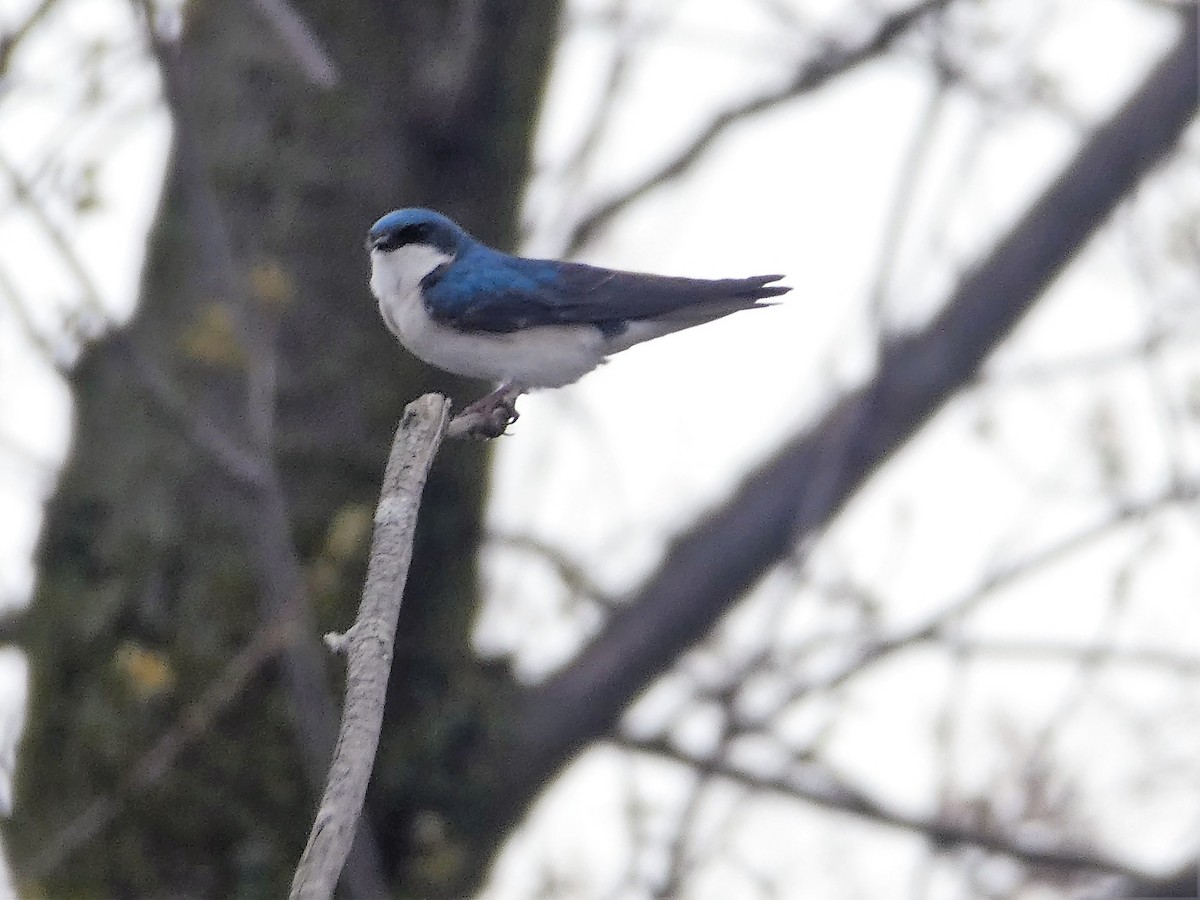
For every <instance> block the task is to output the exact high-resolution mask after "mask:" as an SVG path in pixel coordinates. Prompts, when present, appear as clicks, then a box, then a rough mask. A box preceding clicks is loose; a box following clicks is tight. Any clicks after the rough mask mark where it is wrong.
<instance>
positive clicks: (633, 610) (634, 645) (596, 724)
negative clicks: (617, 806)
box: [521, 21, 1198, 781]
mask: <svg viewBox="0 0 1200 900" xmlns="http://www.w3.org/2000/svg"><path fill="white" fill-rule="evenodd" d="M1196 45H1197V23H1196V22H1194V21H1189V22H1188V23H1187V26H1186V27H1185V28H1184V29H1183V31H1182V33H1181V34H1180V35H1179V38H1178V39H1177V41H1176V43H1175V44H1174V46H1173V47H1172V48H1171V50H1170V51H1169V52H1168V53H1167V54H1166V55H1165V56H1164V58H1163V60H1162V61H1161V62H1160V63H1159V64H1158V65H1157V66H1156V67H1155V68H1154V70H1153V71H1152V72H1151V73H1150V75H1149V76H1148V77H1147V79H1146V81H1145V82H1144V84H1143V86H1142V87H1141V88H1139V89H1138V91H1136V92H1135V93H1134V95H1133V96H1132V97H1131V98H1130V99H1129V100H1128V101H1126V103H1125V104H1124V105H1123V106H1122V107H1121V108H1120V109H1119V110H1118V111H1117V112H1116V113H1115V114H1114V115H1113V116H1112V117H1111V118H1110V120H1109V121H1108V122H1107V123H1105V124H1104V125H1102V126H1100V127H1099V128H1097V129H1096V131H1095V132H1094V134H1093V135H1092V137H1091V138H1090V139H1089V140H1088V141H1087V142H1086V143H1085V144H1084V146H1083V147H1082V148H1081V150H1080V152H1079V153H1078V155H1077V156H1076V157H1075V159H1074V160H1073V161H1072V162H1071V163H1070V164H1069V165H1068V166H1067V167H1066V168H1065V169H1064V170H1063V172H1062V174H1061V175H1060V176H1059V177H1058V178H1057V179H1056V180H1055V181H1054V182H1053V183H1052V184H1051V185H1050V186H1049V188H1048V189H1047V190H1046V191H1045V193H1044V194H1043V195H1042V197H1041V198H1040V199H1039V200H1038V201H1037V202H1035V203H1034V204H1033V205H1032V206H1031V207H1030V208H1029V210H1028V212H1027V213H1026V214H1025V216H1024V217H1023V218H1022V219H1021V220H1020V221H1019V222H1018V223H1016V225H1015V226H1014V227H1013V229H1012V230H1011V231H1010V232H1009V234H1008V235H1007V236H1006V237H1004V238H1002V239H1001V240H1000V241H999V242H998V243H997V245H996V247H995V248H994V249H993V251H992V252H991V254H990V255H989V256H988V258H987V259H985V260H983V261H982V262H981V263H980V264H979V265H978V266H977V267H976V268H975V269H974V270H973V271H972V272H971V273H970V274H969V275H968V276H967V277H966V278H965V279H964V280H963V281H962V282H961V283H960V284H959V286H958V288H957V289H956V290H955V291H954V292H953V293H952V295H951V297H950V298H949V299H948V300H947V302H946V304H945V305H944V307H943V308H942V310H941V312H940V313H939V314H938V315H937V316H936V317H935V318H934V319H933V320H932V321H931V322H930V323H929V324H928V325H927V326H926V327H925V328H923V329H922V330H920V331H917V332H914V333H909V334H907V335H905V336H904V337H902V338H900V339H898V340H897V341H896V342H895V343H894V344H893V345H892V346H891V347H889V350H888V353H887V354H885V357H884V359H883V361H882V362H881V365H880V367H879V370H878V372H877V373H876V376H875V378H874V379H873V380H872V381H871V382H869V383H868V384H866V385H865V386H864V387H862V388H861V389H859V390H857V391H854V392H851V393H848V394H846V395H845V396H844V397H843V398H842V399H841V400H840V401H839V402H838V403H836V404H835V405H834V406H833V407H832V408H831V409H830V411H829V413H828V414H827V415H826V416H825V417H824V418H823V419H822V420H821V421H819V422H817V423H815V424H814V425H813V426H812V427H811V428H810V429H809V430H807V431H806V432H803V433H801V434H798V435H797V436H796V437H795V438H793V439H792V440H791V441H789V442H788V443H787V444H785V445H784V446H783V447H782V448H781V449H780V450H779V451H777V452H776V453H775V454H774V455H773V456H772V457H771V459H769V460H768V461H767V462H765V463H764V464H763V465H762V466H761V467H760V468H759V469H758V470H757V471H755V472H754V473H753V474H751V475H750V476H749V477H748V478H747V479H746V481H745V482H744V483H743V485H742V486H741V488H740V489H738V491H737V492H736V493H735V494H734V496H733V497H732V498H731V499H730V500H729V501H728V502H727V503H726V504H725V505H724V506H723V507H722V508H721V509H719V510H717V511H716V512H714V513H713V514H712V515H711V516H710V517H709V518H708V519H706V520H704V521H703V522H702V523H701V524H699V525H698V526H696V527H695V528H693V529H692V530H691V531H690V532H688V533H687V534H685V535H682V536H680V537H679V538H678V539H677V540H676V541H675V543H674V546H673V548H672V551H671V554H670V556H669V557H668V560H667V562H666V563H665V564H664V565H663V567H662V568H661V569H660V570H659V572H658V573H657V574H656V575H655V576H653V577H652V578H651V579H650V580H649V581H648V582H647V583H646V584H645V585H644V586H643V588H642V589H641V590H640V591H639V592H638V594H637V596H636V597H634V598H632V600H631V602H630V603H629V606H628V609H627V610H626V611H624V612H622V613H621V614H620V615H618V616H614V617H613V619H612V620H611V621H610V623H609V624H608V626H607V627H606V628H605V630H604V632H602V633H601V634H600V635H599V636H598V637H597V638H596V640H594V641H593V642H592V644H591V645H590V646H589V647H588V648H587V649H586V650H584V651H583V653H582V654H580V656H579V657H578V658H577V660H576V661H575V663H574V665H573V666H572V667H571V668H570V669H568V670H565V671H563V672H562V673H560V674H558V675H557V676H555V677H554V678H552V679H551V680H549V681H548V682H546V683H545V684H544V685H542V686H541V687H539V688H537V689H535V690H533V691H531V692H530V693H529V696H528V698H527V702H526V703H525V704H524V706H523V709H522V719H523V721H522V726H521V734H522V739H523V741H524V742H525V744H526V746H527V748H528V749H527V752H526V753H525V755H524V757H523V758H524V760H525V761H526V765H527V767H528V768H529V769H530V773H531V775H533V777H535V778H536V779H537V780H539V781H540V780H542V779H544V778H545V776H546V771H545V770H546V769H549V770H551V771H553V770H554V769H556V768H557V766H558V765H560V764H561V760H562V759H564V758H565V757H566V756H567V755H568V754H569V753H570V752H571V751H572V750H573V749H574V748H576V747H579V746H581V745H582V744H583V743H585V742H586V741H588V740H591V739H594V738H596V737H598V736H600V735H604V734H610V733H611V732H612V730H613V727H614V726H615V724H616V722H617V720H618V717H619V716H620V714H621V713H622V712H623V711H624V709H625V707H626V705H627V704H628V703H629V702H630V700H632V698H633V697H634V696H636V695H637V694H638V693H640V692H641V691H642V690H643V689H644V687H645V685H646V683H647V682H648V681H649V680H650V679H651V678H653V677H655V676H656V675H658V674H660V673H662V672H663V671H664V670H666V669H667V668H668V667H669V666H670V665H671V664H673V663H674V662H675V661H676V660H677V659H678V657H679V656H680V655H681V654H682V652H683V651H684V650H685V649H687V648H689V647H691V646H692V645H693V644H694V643H695V641H696V640H698V639H699V638H700V637H702V636H703V635H704V634H705V633H707V632H708V631H709V630H710V629H711V628H712V626H713V624H714V623H715V622H716V621H717V620H718V619H719V618H720V616H721V615H722V614H724V613H725V612H726V611H727V610H728V609H729V607H730V604H731V603H732V601H733V599H734V598H736V597H738V596H740V595H741V594H742V593H743V592H744V591H746V590H747V589H749V588H750V587H751V586H753V585H755V584H757V583H758V582H759V581H760V580H761V579H762V577H763V575H765V574H766V572H767V571H769V570H770V569H771V568H772V567H773V566H775V565H777V564H778V563H779V561H780V560H781V559H783V558H786V557H787V556H789V555H791V554H792V553H793V552H794V551H795V548H796V546H797V544H798V543H802V542H803V541H804V540H805V539H806V538H811V537H812V536H814V535H815V534H817V533H818V532H819V531H820V529H821V528H823V527H824V526H826V525H828V523H829V522H830V521H831V520H832V519H833V517H834V516H836V514H837V513H838V512H839V511H840V510H841V509H842V508H843V506H844V505H845V504H846V503H847V502H848V499H849V498H850V497H851V496H853V495H854V494H855V492H856V491H857V490H858V489H859V488H860V487H861V486H862V484H863V483H864V482H865V481H866V480H867V479H868V478H869V477H870V476H871V475H872V474H874V472H875V471H876V470H877V469H878V468H879V467H880V466H882V465H883V464H884V463H885V462H886V461H887V460H888V459H889V458H891V456H892V455H893V454H894V453H895V452H896V451H897V450H898V448H900V447H901V446H903V445H904V444H905V443H906V442H907V441H908V440H909V438H911V437H912V436H913V435H914V434H915V433H917V432H918V431H920V430H921V428H923V427H924V426H925V424H926V423H927V422H928V420H929V419H930V418H931V417H932V416H933V414H934V413H935V412H936V411H938V410H940V409H941V408H942V407H943V405H944V404H945V402H946V401H947V399H948V398H950V397H951V396H953V394H954V392H955V391H956V390H957V389H958V388H960V387H961V386H962V385H963V384H964V383H966V382H967V381H968V380H969V379H972V378H974V377H975V375H976V373H977V372H978V370H979V367H980V365H981V364H982V362H983V361H984V359H985V358H986V357H987V356H988V355H989V354H990V353H991V352H992V350H994V349H995V347H996V346H997V345H998V344H999V343H1000V342H1001V341H1002V340H1003V339H1004V338H1005V337H1006V336H1007V335H1008V334H1009V332H1010V331H1011V330H1012V328H1013V327H1015V325H1016V324H1017V322H1018V321H1020V319H1021V317H1022V316H1023V315H1024V314H1025V313H1026V312H1027V311H1028V310H1029V308H1030V307H1032V306H1033V305H1034V303H1035V302H1036V301H1037V299H1038V298H1039V297H1040V296H1041V294H1042V291H1043V290H1044V289H1045V287H1046V285H1047V284H1048V283H1049V282H1050V280H1051V279H1052V278H1053V277H1054V276H1055V275H1056V274H1058V273H1059V272H1060V271H1061V270H1062V269H1063V268H1064V267H1065V266H1066V264H1067V263H1068V262H1069V261H1070V260H1071V258H1072V257H1073V255H1074V253H1075V252H1076V251H1077V250H1078V249H1079V247H1081V246H1082V245H1083V243H1084V242H1085V240H1086V239H1087V238H1088V237H1089V236H1090V235H1091V234H1092V233H1093V232H1094V230H1095V228H1096V227H1097V226H1098V225H1099V224H1100V223H1101V222H1103V221H1104V219H1105V218H1106V217H1107V216H1108V215H1109V214H1110V213H1111V211H1112V209H1113V208H1114V207H1115V206H1116V204H1117V203H1118V202H1119V201H1120V200H1121V198H1122V197H1124V196H1125V195H1126V194H1127V193H1128V191H1129V190H1130V189H1131V188H1132V186H1133V185H1135V184H1136V183H1137V182H1138V180H1139V179H1140V178H1141V177H1142V176H1143V175H1144V174H1145V173H1146V172H1147V170H1149V169H1150V167H1151V166H1152V165H1153V163H1154V162H1155V161H1156V160H1158V159H1159V158H1161V157H1162V156H1163V155H1164V154H1166V153H1167V151H1169V150H1170V149H1171V148H1172V147H1173V146H1174V145H1175V143H1176V141H1177V140H1178V138H1179V136H1180V134H1181V133H1182V132H1183V131H1184V129H1185V128H1186V127H1187V126H1188V125H1189V124H1190V123H1191V121H1192V117H1193V114H1194V113H1195V109H1196V82H1197V77H1198V75H1197V71H1196V67H1195V59H1196ZM847 442H849V443H847ZM847 448H849V451H850V452H849V453H847V452H845V451H846V449H847ZM831 460H832V461H834V462H836V463H837V465H836V466H831V465H830V461H831ZM847 463H848V464H847ZM751 535H752V538H749V537H748V536H751ZM717 558H719V559H720V560H721V566H720V567H716V566H714V565H713V560H714V559H717Z"/></svg>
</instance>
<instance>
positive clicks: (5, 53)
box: [0, 0, 58, 75]
mask: <svg viewBox="0 0 1200 900" xmlns="http://www.w3.org/2000/svg"><path fill="white" fill-rule="evenodd" d="M56 3H58V0H42V2H41V3H39V4H38V5H37V6H35V7H34V8H33V10H32V11H31V12H30V13H29V15H28V16H26V17H25V21H23V22H22V23H21V24H20V25H18V26H17V27H16V28H14V29H13V30H12V31H10V32H8V33H7V34H4V35H0V75H4V74H5V73H6V72H7V71H8V67H9V65H10V64H11V63H12V57H13V53H15V52H16V50H17V48H18V47H20V46H21V42H22V41H24V40H25V38H26V37H28V36H29V33H30V32H31V31H33V29H34V28H36V27H37V24H38V23H39V22H41V21H42V19H44V18H46V15H47V14H48V13H49V12H50V11H51V10H52V9H53V8H54V5H55V4H56Z"/></svg>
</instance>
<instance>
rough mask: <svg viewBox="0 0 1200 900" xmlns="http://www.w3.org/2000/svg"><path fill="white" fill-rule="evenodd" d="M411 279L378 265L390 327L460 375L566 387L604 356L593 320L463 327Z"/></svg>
mask: <svg viewBox="0 0 1200 900" xmlns="http://www.w3.org/2000/svg"><path fill="white" fill-rule="evenodd" d="M407 281H408V279H394V280H393V279H389V278H388V276H387V273H386V272H381V271H380V270H379V268H378V267H375V270H374V271H373V272H372V278H371V288H372V290H373V291H374V293H375V295H376V297H378V298H379V311H380V313H381V314H382V315H383V320H384V322H385V323H387V326H388V329H389V330H390V331H391V332H392V333H393V334H394V335H396V337H397V338H399V339H400V343H401V344H403V345H404V346H405V347H406V348H407V349H408V350H409V352H411V353H412V354H413V355H414V356H416V357H418V358H420V359H422V360H424V361H425V362H427V363H429V364H430V365H433V366H437V367H438V368H439V369H445V370H446V371H447V372H453V373H455V374H457V375H466V376H468V377H470V378H481V379H485V380H487V381H501V382H513V383H516V384H518V385H520V386H521V387H523V388H526V389H528V388H553V387H562V386H563V385H566V384H570V383H571V382H573V381H576V380H578V379H579V378H581V377H582V376H583V375H586V374H587V373H588V372H590V371H591V370H592V369H594V368H596V366H598V365H599V364H600V363H602V362H603V361H604V357H605V355H606V343H607V342H606V341H605V339H604V336H603V335H602V334H601V333H600V330H599V329H598V328H595V327H594V326H591V325H547V326H541V327H537V328H522V329H519V330H517V331H509V332H486V331H462V330H460V329H458V328H453V327H451V326H448V325H443V324H442V323H440V322H438V321H436V320H435V319H433V318H432V317H431V316H430V315H429V313H428V312H427V311H426V309H425V304H424V303H423V302H421V294H420V290H419V288H418V287H417V286H416V285H412V286H410V285H409V284H407V283H405V282H407Z"/></svg>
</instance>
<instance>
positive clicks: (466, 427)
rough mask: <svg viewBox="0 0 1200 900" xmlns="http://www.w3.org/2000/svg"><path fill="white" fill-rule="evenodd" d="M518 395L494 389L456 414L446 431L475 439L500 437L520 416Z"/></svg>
mask: <svg viewBox="0 0 1200 900" xmlns="http://www.w3.org/2000/svg"><path fill="white" fill-rule="evenodd" d="M518 396H520V395H519V394H515V393H513V392H512V391H511V390H499V391H493V392H492V393H490V394H488V395H487V396H486V397H483V398H481V399H479V400H476V401H475V402H474V403H472V404H471V405H470V406H468V407H467V408H466V409H464V410H463V411H462V412H460V413H459V414H458V415H457V416H455V417H454V418H453V419H452V420H451V422H450V425H449V426H448V428H447V429H446V433H447V434H448V435H449V436H450V437H458V438H466V439H468V440H475V441H488V440H492V439H493V438H498V437H500V436H501V435H503V434H504V432H505V430H506V429H507V428H508V426H509V425H511V424H512V423H513V422H515V421H517V419H519V418H520V413H518V412H517V397H518Z"/></svg>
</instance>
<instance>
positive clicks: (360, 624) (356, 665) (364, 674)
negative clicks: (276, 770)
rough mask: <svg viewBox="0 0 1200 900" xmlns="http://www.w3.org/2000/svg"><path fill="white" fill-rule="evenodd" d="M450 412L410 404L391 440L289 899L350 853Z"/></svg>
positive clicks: (444, 405) (307, 899)
mask: <svg viewBox="0 0 1200 900" xmlns="http://www.w3.org/2000/svg"><path fill="white" fill-rule="evenodd" d="M449 409H450V403H449V401H448V400H446V398H445V397H442V396H439V395H438V394H426V395H425V396H424V397H421V398H420V399H419V400H415V401H414V402H412V403H410V404H409V405H408V406H407V407H406V408H405V410H404V418H403V419H401V421H400V428H399V430H398V431H397V432H396V439H395V441H394V443H393V444H392V453H391V456H390V457H389V458H388V464H387V471H386V473H385V474H384V477H383V491H382V494H381V495H380V498H379V506H378V507H377V508H376V510H375V536H374V538H373V540H372V543H371V558H370V561H369V562H368V564H367V583H366V586H365V587H364V588H363V597H362V604H361V606H359V610H358V617H357V618H356V619H355V620H354V624H353V625H352V626H351V627H350V630H349V631H347V632H346V633H345V634H344V635H341V636H339V637H337V638H335V639H334V641H333V642H334V643H336V644H338V646H339V647H344V648H345V650H346V656H347V673H346V705H345V708H344V710H343V712H342V725H341V729H340V731H339V733H338V742H337V747H336V748H335V749H334V753H333V762H332V764H331V765H330V767H329V779H328V781H327V782H326V784H325V795H324V796H323V797H322V798H321V806H320V808H319V809H318V810H317V815H316V818H315V820H314V821H313V827H312V833H311V834H310V835H309V838H308V846H306V847H305V848H304V855H303V856H302V857H301V859H300V864H299V866H298V867H297V868H296V877H295V879H294V880H293V881H292V893H291V896H292V897H293V898H294V900H300V898H304V900H323V898H329V897H332V896H333V891H334V888H335V887H336V886H337V881H338V876H339V875H340V874H341V871H342V866H343V864H344V863H345V861H346V856H347V855H348V854H349V852H350V844H351V842H352V841H353V839H354V830H355V827H356V825H357V823H358V817H359V815H360V813H361V811H362V805H363V798H364V797H365V796H366V792H367V781H368V780H369V779H370V777H371V768H372V766H373V765H374V763H375V749H376V747H377V746H378V745H379V729H380V726H381V724H382V722H383V704H384V699H385V697H386V694H387V681H388V674H389V672H390V671H391V667H392V653H393V649H394V647H393V642H394V640H395V636H396V620H397V618H398V617H399V615H400V600H401V597H402V596H403V594H404V582H405V580H406V579H407V577H408V565H409V562H410V561H411V559H412V544H413V532H414V530H415V529H416V524H417V512H418V511H419V509H420V506H421V491H422V490H423V488H424V486H425V478H426V476H427V475H428V474H429V468H430V466H432V465H433V459H434V455H435V454H436V453H437V448H438V445H439V444H440V443H441V440H442V437H443V435H444V434H445V432H446V426H447V424H448V417H449Z"/></svg>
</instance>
